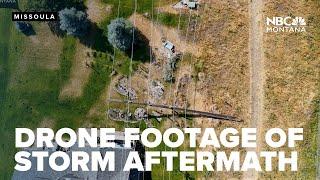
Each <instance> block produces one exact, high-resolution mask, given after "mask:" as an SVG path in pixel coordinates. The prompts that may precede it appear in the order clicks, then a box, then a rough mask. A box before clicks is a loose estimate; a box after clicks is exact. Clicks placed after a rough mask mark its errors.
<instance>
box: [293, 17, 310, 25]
mask: <svg viewBox="0 0 320 180" xmlns="http://www.w3.org/2000/svg"><path fill="white" fill-rule="evenodd" d="M291 25H292V26H306V25H307V23H306V21H305V20H304V18H303V17H296V18H294V19H293V20H292V23H291Z"/></svg>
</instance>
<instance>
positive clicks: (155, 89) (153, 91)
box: [149, 80, 164, 99]
mask: <svg viewBox="0 0 320 180" xmlns="http://www.w3.org/2000/svg"><path fill="white" fill-rule="evenodd" d="M149 87H150V95H151V96H152V97H153V98H155V99H161V98H162V96H163V94H164V86H163V85H162V84H161V82H160V81H155V80H152V81H151V82H150V85H149Z"/></svg>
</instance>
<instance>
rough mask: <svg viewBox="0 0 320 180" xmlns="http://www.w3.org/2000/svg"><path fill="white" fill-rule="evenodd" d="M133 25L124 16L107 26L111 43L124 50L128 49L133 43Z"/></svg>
mask: <svg viewBox="0 0 320 180" xmlns="http://www.w3.org/2000/svg"><path fill="white" fill-rule="evenodd" d="M133 31H134V28H133V25H132V24H131V23H130V21H128V20H126V19H124V18H116V19H114V20H112V21H111V23H110V24H109V25H108V27H107V36H108V41H109V43H110V44H111V45H112V46H113V47H116V48H118V49H120V50H122V51H126V50H128V49H129V48H130V47H131V45H132V40H133V39H132V35H133Z"/></svg>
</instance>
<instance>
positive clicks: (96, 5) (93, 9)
mask: <svg viewBox="0 0 320 180" xmlns="http://www.w3.org/2000/svg"><path fill="white" fill-rule="evenodd" d="M87 8H88V10H87V13H88V18H89V19H90V20H91V21H93V22H101V21H102V20H103V19H104V18H105V17H106V16H107V15H108V14H109V13H110V12H111V6H110V5H107V4H104V3H102V2H100V0H90V1H87Z"/></svg>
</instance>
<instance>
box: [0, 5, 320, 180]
mask: <svg viewBox="0 0 320 180" xmlns="http://www.w3.org/2000/svg"><path fill="white" fill-rule="evenodd" d="M1 3H2V1H1V0H0V4H1ZM19 11H21V12H25V11H26V12H28V11H35V12H38V11H40V12H41V11H43V12H44V11H48V12H57V13H58V16H59V19H58V20H57V21H50V22H49V21H48V22H45V21H15V22H13V21H12V18H11V14H12V12H19ZM274 16H299V17H300V16H301V17H304V19H305V20H306V22H307V25H306V32H299V33H297V32H293V33H291V32H266V30H265V29H266V24H265V18H266V17H274ZM319 73H320V1H319V0H305V1H288V0H250V1H249V0H182V1H178V0H56V1H53V0H17V2H16V3H15V5H14V6H13V7H2V6H0V122H1V123H0V125H1V126H0V128H1V129H0V134H1V137H0V139H1V141H0V145H1V146H0V157H1V158H0V179H3V180H6V179H11V177H12V175H13V173H14V168H13V167H14V165H15V161H14V154H15V152H16V151H17V149H16V148H15V143H14V142H15V128H17V127H27V128H31V129H36V128H39V127H47V128H52V129H55V130H57V129H60V128H63V127H70V128H73V129H77V128H79V127H86V128H91V127H95V128H100V127H113V128H116V130H117V131H119V132H121V131H123V129H124V128H128V127H139V128H141V129H145V128H148V127H149V128H150V127H154V128H157V129H160V130H161V131H164V130H165V129H168V128H170V127H177V128H185V127H198V128H215V129H216V130H217V131H221V130H222V129H224V128H226V127H233V128H236V129H239V130H240V129H241V128H244V127H256V128H257V129H258V137H259V134H260V135H261V134H263V133H264V132H265V131H266V130H267V129H269V128H272V127H279V128H283V129H286V128H291V127H297V128H300V127H302V128H304V141H301V142H299V144H298V147H297V151H298V153H299V162H298V165H299V170H298V171H297V172H291V171H284V172H279V171H277V170H275V171H272V172H264V171H262V172H254V171H248V172H233V171H223V172H216V171H213V172H209V171H203V172H182V171H180V170H179V169H178V164H179V161H178V160H176V161H174V169H173V171H166V170H165V162H162V163H161V164H159V165H156V166H155V167H154V168H153V170H152V172H151V174H150V176H144V179H148V178H149V179H153V180H168V179H172V180H175V179H177V180H180V179H186V180H191V179H199V180H200V179H201V180H202V179H316V177H318V178H319V177H320V171H319V170H318V171H319V172H317V169H319V167H317V166H319V163H318V160H319V156H317V153H318V154H319V152H320V151H319V139H318V138H317V137H318V136H319V135H318V131H319V130H318V126H319V121H320V117H319V113H320V99H319V98H320V92H319V90H320V84H319V82H320V76H319V75H320V74H319ZM195 111H197V112H195ZM172 138H174V137H172ZM260 139H261V138H260ZM149 150H159V151H164V150H168V147H166V146H165V145H164V144H161V145H160V146H159V147H157V148H153V149H149ZM171 150H172V149H171ZM175 150H177V151H198V150H201V149H198V148H188V147H187V146H182V147H179V148H177V149H175ZM206 150H208V151H212V152H216V151H217V149H215V148H211V149H206ZM220 150H221V149H220ZM234 150H237V151H240V152H246V151H249V150H253V151H256V152H259V151H262V150H270V149H269V147H267V145H266V144H264V142H263V141H260V140H259V139H258V147H257V148H256V149H245V148H237V149H234ZM289 150H290V149H289V148H282V149H281V151H289ZM273 163H274V164H275V166H274V168H276V166H277V165H276V163H275V162H273ZM39 179H41V178H40V177H39ZM42 179H52V178H50V177H42ZM120 179H122V178H120ZM123 179H126V178H123Z"/></svg>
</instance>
